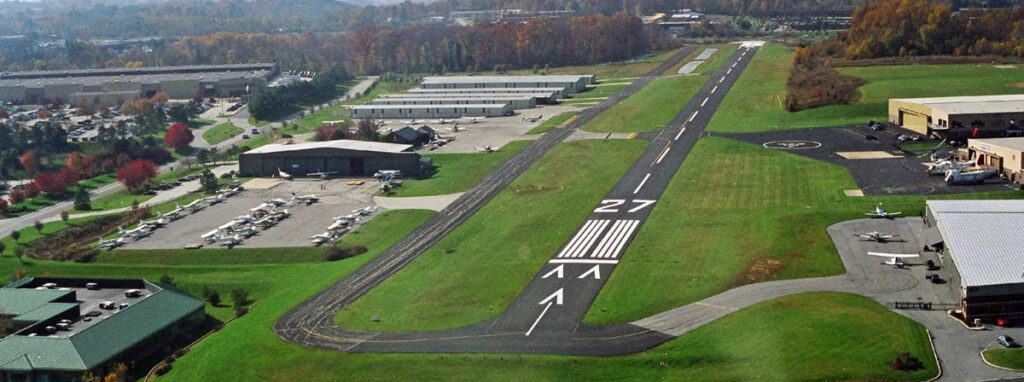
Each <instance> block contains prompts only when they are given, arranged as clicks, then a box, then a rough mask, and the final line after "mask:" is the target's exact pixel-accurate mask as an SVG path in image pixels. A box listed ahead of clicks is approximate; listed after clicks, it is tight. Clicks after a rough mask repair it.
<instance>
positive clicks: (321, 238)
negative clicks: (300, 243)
mask: <svg viewBox="0 0 1024 382" xmlns="http://www.w3.org/2000/svg"><path fill="white" fill-rule="evenodd" d="M331 240H334V235H332V234H331V233H330V232H324V233H321V234H317V235H313V236H310V237H309V241H311V242H313V244H317V245H320V244H323V243H327V242H329V241H331Z"/></svg>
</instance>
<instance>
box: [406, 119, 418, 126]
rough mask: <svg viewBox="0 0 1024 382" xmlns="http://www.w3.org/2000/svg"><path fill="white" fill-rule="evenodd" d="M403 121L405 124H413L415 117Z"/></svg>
mask: <svg viewBox="0 0 1024 382" xmlns="http://www.w3.org/2000/svg"><path fill="white" fill-rule="evenodd" d="M404 123H405V124H407V125H415V124H416V118H413V119H410V120H408V121H404Z"/></svg>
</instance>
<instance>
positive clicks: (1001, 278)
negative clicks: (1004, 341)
mask: <svg viewBox="0 0 1024 382" xmlns="http://www.w3.org/2000/svg"><path fill="white" fill-rule="evenodd" d="M926 221H927V223H928V225H929V227H930V228H929V231H928V233H926V238H928V240H927V241H929V242H930V243H929V244H932V245H935V246H936V247H937V248H938V249H939V254H940V256H939V259H940V261H941V263H942V265H943V268H944V269H943V271H942V275H943V276H944V277H945V278H946V279H947V281H948V282H949V283H948V285H949V286H950V288H955V291H956V292H958V293H957V294H958V295H959V296H960V305H961V309H962V310H963V313H964V317H965V318H966V320H967V321H968V322H973V321H974V320H975V319H979V320H981V321H984V322H992V321H996V320H999V319H1011V318H1013V319H1021V318H1024V230H1022V227H1024V200H929V201H928V202H927V217H926Z"/></svg>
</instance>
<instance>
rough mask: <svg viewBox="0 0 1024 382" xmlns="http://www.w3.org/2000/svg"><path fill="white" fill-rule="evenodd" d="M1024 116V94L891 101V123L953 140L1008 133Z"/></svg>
mask: <svg viewBox="0 0 1024 382" xmlns="http://www.w3.org/2000/svg"><path fill="white" fill-rule="evenodd" d="M1022 118H1024V94H1008V95H988V96H973V97H935V98H894V99H890V100H889V122H891V123H894V124H897V125H899V126H901V127H903V128H906V129H908V130H912V131H915V132H917V133H919V134H924V135H930V134H933V133H934V134H936V135H940V136H943V137H944V138H951V139H967V138H986V137H1002V136H1006V135H1007V128H1008V127H1010V126H1011V125H1012V124H1014V123H1015V122H1016V121H1020V120H1021V119H1022ZM1017 131H1019V130H1017Z"/></svg>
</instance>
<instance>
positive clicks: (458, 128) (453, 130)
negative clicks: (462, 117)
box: [448, 125, 466, 133]
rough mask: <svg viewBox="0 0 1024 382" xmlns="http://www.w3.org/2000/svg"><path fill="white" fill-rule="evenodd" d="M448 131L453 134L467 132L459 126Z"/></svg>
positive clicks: (454, 126)
mask: <svg viewBox="0 0 1024 382" xmlns="http://www.w3.org/2000/svg"><path fill="white" fill-rule="evenodd" d="M448 130H449V131H451V132H453V133H458V132H460V131H463V130H466V129H464V128H461V127H459V125H452V127H449V128H448Z"/></svg>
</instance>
